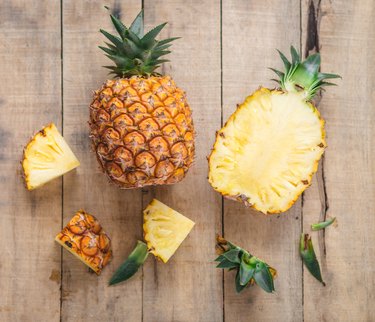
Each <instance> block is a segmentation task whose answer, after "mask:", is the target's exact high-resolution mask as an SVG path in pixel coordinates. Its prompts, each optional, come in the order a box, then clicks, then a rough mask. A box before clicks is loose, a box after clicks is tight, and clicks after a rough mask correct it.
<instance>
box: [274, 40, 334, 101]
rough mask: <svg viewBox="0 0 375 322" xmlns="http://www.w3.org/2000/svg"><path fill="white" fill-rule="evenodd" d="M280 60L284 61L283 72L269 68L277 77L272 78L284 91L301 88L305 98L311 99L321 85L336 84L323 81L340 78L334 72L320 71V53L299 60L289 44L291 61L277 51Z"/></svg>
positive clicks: (298, 56) (295, 51)
mask: <svg viewBox="0 0 375 322" xmlns="http://www.w3.org/2000/svg"><path fill="white" fill-rule="evenodd" d="M278 52H279V55H280V58H281V60H282V61H283V63H284V67H285V72H282V71H279V70H277V69H274V68H271V70H272V71H274V72H275V73H276V74H277V76H278V77H279V79H274V80H275V81H276V82H278V83H279V84H280V86H281V88H282V89H283V90H285V91H298V90H300V89H302V90H303V91H304V93H305V98H306V100H311V99H312V98H313V97H314V95H315V94H316V93H317V91H318V90H319V89H320V88H322V87H323V86H332V85H336V84H333V83H330V82H327V81H325V80H326V79H330V78H341V77H340V76H339V75H336V74H328V73H320V72H319V69H320V54H319V53H316V54H312V55H310V56H308V57H307V58H306V60H304V61H301V57H300V54H299V53H298V52H297V50H296V49H295V48H294V47H293V46H291V48H290V53H291V56H292V61H291V62H290V61H289V60H288V59H287V58H286V57H285V55H284V54H283V53H282V52H281V51H279V50H278Z"/></svg>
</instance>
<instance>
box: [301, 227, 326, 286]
mask: <svg viewBox="0 0 375 322" xmlns="http://www.w3.org/2000/svg"><path fill="white" fill-rule="evenodd" d="M300 254H301V257H302V261H303V263H304V264H305V266H306V268H307V269H308V270H309V272H310V273H311V275H312V276H314V277H315V278H316V279H317V280H318V281H319V282H321V283H322V284H323V285H324V286H325V283H324V281H323V279H322V273H321V271H320V266H319V262H318V260H317V258H316V255H315V251H314V247H313V244H312V241H311V237H310V236H309V235H308V234H302V235H301V241H300Z"/></svg>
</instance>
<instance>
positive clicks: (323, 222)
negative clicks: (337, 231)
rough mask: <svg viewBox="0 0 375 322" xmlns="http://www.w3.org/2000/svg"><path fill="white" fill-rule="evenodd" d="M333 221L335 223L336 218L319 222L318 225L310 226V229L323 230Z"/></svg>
mask: <svg viewBox="0 0 375 322" xmlns="http://www.w3.org/2000/svg"><path fill="white" fill-rule="evenodd" d="M335 221H336V217H333V218H330V219H328V220H326V221H322V222H319V223H316V224H312V225H311V229H312V230H321V229H324V228H326V227H328V226H330V225H332V224H333V223H334V222H335Z"/></svg>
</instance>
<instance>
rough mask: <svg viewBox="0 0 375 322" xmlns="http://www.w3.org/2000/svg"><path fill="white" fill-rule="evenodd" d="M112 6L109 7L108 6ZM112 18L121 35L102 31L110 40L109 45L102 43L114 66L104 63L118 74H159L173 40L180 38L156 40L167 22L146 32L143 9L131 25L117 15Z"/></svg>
mask: <svg viewBox="0 0 375 322" xmlns="http://www.w3.org/2000/svg"><path fill="white" fill-rule="evenodd" d="M107 9H108V8H107ZM111 20H112V23H113V25H114V26H115V29H116V31H117V33H118V34H119V36H114V35H112V34H110V33H109V32H107V31H105V30H102V29H101V30H100V32H101V33H102V34H103V35H104V36H105V37H106V38H107V39H108V40H109V41H110V43H107V42H106V43H105V44H106V46H107V47H103V46H99V48H100V49H102V50H103V51H104V52H105V53H106V56H107V57H108V58H109V59H111V60H112V61H113V62H114V63H115V65H114V66H104V67H105V68H108V69H109V70H111V72H110V74H114V75H115V76H117V77H131V76H134V75H138V76H150V75H159V74H158V73H156V72H155V70H156V69H157V68H158V67H159V66H160V65H161V64H162V63H164V62H167V61H168V60H167V59H161V57H162V56H165V55H167V54H169V53H170V51H169V50H167V49H168V48H169V47H170V46H171V42H172V41H174V40H176V39H178V38H168V39H163V40H159V41H158V40H156V39H155V38H156V37H157V36H158V35H159V33H160V31H161V30H162V29H163V28H164V27H165V25H166V24H167V23H163V24H161V25H159V26H157V27H155V28H154V29H152V30H150V31H149V32H148V33H146V34H145V35H144V22H143V11H141V12H140V13H139V14H138V16H137V17H136V18H135V20H134V21H133V22H132V24H131V25H130V27H129V28H127V27H126V26H125V25H124V24H123V23H122V22H121V21H120V20H119V19H118V18H117V17H115V16H113V15H111Z"/></svg>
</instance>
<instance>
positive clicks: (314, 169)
mask: <svg viewBox="0 0 375 322" xmlns="http://www.w3.org/2000/svg"><path fill="white" fill-rule="evenodd" d="M261 88H262V87H260V88H259V89H261ZM268 90H269V91H280V92H281V90H280V89H268ZM254 93H255V92H254ZM254 93H253V94H254ZM253 94H252V95H253ZM252 95H250V97H251V96H252ZM243 104H244V103H243ZM243 104H237V109H239V108H241V106H242V105H243ZM308 104H309V105H310V107H311V108H313V109H314V111H315V113H316V114H317V115H318V117H319V119H320V123H321V128H322V143H320V144H319V145H318V146H319V147H321V148H324V149H326V148H327V145H326V142H325V129H324V123H325V122H324V120H323V119H322V117H321V115H320V113H319V111H318V109H317V108H316V107H315V105H314V104H313V103H312V102H308ZM234 113H235V112H234ZM228 121H229V119H228V120H227V122H225V124H224V126H223V127H222V129H223V128H225V127H226V126H227V124H228ZM219 135H220V136H221V137H225V134H224V133H222V132H220V131H217V132H216V136H215V137H216V138H215V144H214V147H213V148H212V150H211V153H210V155H209V156H208V157H207V161H208V164H210V158H211V156H212V153H213V152H214V151H215V146H216V141H217V138H218V136H219ZM319 161H320V159H319V160H316V161H315V162H314V168H313V171H312V172H311V173H310V176H309V178H308V179H307V180H304V181H303V184H304V185H305V189H304V190H302V191H301V192H300V193H299V194H298V195H297V196H296V198H295V199H293V200H292V201H291V202H290V203H289V204H288V206H287V207H286V208H285V209H281V210H280V211H274V212H267V213H266V214H264V213H263V212H262V211H260V210H259V209H257V207H256V205H254V204H251V203H250V202H248V200H247V198H243V196H242V195H236V196H231V195H228V194H224V193H222V192H221V191H219V190H217V189H215V188H214V187H213V189H214V190H215V191H217V192H219V193H220V194H221V195H222V196H223V197H224V198H227V199H230V200H234V201H239V202H242V203H243V204H244V205H245V207H248V208H253V209H255V210H257V211H259V212H261V213H263V214H264V215H276V214H280V213H283V212H285V211H287V210H289V209H290V208H291V207H292V206H293V205H294V203H295V202H296V201H297V200H298V198H299V197H300V196H301V195H302V193H303V192H304V191H305V190H306V189H307V188H308V187H309V186H311V181H312V177H313V175H314V174H315V173H316V171H317V170H318V165H319ZM208 170H209V171H210V168H209V169H208Z"/></svg>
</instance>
